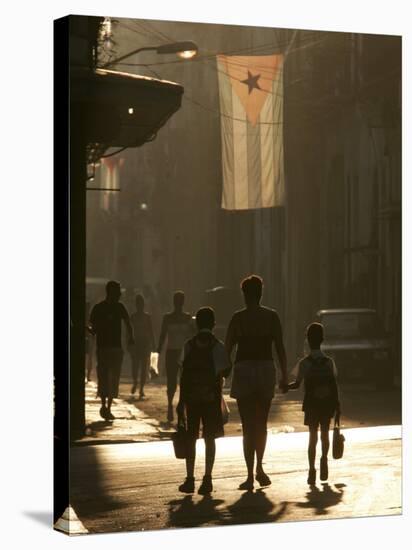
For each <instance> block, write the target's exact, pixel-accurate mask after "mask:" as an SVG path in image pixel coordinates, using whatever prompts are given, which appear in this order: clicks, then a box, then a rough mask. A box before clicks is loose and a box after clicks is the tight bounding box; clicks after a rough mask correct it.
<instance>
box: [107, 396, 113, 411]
mask: <svg viewBox="0 0 412 550" xmlns="http://www.w3.org/2000/svg"><path fill="white" fill-rule="evenodd" d="M112 402H113V397H108V398H107V410H108V411H109V412H110V409H111V408H112Z"/></svg>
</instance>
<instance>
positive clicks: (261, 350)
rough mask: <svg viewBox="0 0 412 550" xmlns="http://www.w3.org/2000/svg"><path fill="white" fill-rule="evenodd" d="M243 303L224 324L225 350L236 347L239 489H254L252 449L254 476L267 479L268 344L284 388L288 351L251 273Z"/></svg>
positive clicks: (272, 377) (271, 376)
mask: <svg viewBox="0 0 412 550" xmlns="http://www.w3.org/2000/svg"><path fill="white" fill-rule="evenodd" d="M241 288H242V291H243V297H244V300H245V304H246V308H245V309H242V310H240V311H237V312H236V313H235V314H234V315H233V317H232V319H231V321H230V323H229V326H228V329H227V334H226V349H227V351H228V354H229V356H230V355H231V353H232V350H233V348H234V347H235V346H236V347H237V350H236V358H235V365H234V369H233V380H232V387H231V393H230V395H231V396H232V397H235V398H236V400H237V405H238V408H239V413H240V418H241V420H242V429H243V453H244V457H245V462H246V466H247V479H246V481H244V482H243V483H241V484H240V486H239V488H240V489H245V490H252V489H253V483H254V482H253V470H254V460H255V454H256V480H257V481H258V482H259V484H260V485H261V486H265V485H269V484H270V483H271V481H270V478H269V476H268V475H267V474H266V473H265V472H264V470H263V464H262V461H263V455H264V452H265V447H266V439H267V419H268V415H269V410H270V405H271V402H272V399H273V396H274V393H275V385H276V369H275V365H274V362H273V354H272V344H273V343H274V344H275V348H276V351H277V355H278V358H279V363H280V369H281V372H282V380H281V382H280V387H281V388H282V389H283V391H287V370H286V353H285V348H284V345H283V338H282V328H281V324H280V320H279V317H278V314H277V313H276V311H275V310H273V309H269V308H267V307H263V306H261V305H260V300H261V297H262V290H263V281H262V279H261V278H260V277H258V276H256V275H251V276H250V277H247V278H246V279H244V280H243V281H242V283H241Z"/></svg>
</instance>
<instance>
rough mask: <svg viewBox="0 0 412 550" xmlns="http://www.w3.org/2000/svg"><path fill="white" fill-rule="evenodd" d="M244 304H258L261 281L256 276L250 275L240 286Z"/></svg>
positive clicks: (260, 295) (261, 287)
mask: <svg viewBox="0 0 412 550" xmlns="http://www.w3.org/2000/svg"><path fill="white" fill-rule="evenodd" d="M240 288H241V289H242V291H243V295H244V297H245V300H246V302H258V303H259V302H260V299H261V297H262V290H263V279H262V278H261V277H259V276H258V275H250V276H249V277H246V278H245V279H243V281H242V282H241V284H240Z"/></svg>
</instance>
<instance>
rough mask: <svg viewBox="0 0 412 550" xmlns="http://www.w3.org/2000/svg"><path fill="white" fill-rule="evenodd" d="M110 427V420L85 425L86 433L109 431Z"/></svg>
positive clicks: (111, 422) (111, 424)
mask: <svg viewBox="0 0 412 550" xmlns="http://www.w3.org/2000/svg"><path fill="white" fill-rule="evenodd" d="M112 426H113V421H112V420H96V422H90V424H87V426H86V433H88V432H91V433H96V432H104V431H107V430H110V429H111V428H112Z"/></svg>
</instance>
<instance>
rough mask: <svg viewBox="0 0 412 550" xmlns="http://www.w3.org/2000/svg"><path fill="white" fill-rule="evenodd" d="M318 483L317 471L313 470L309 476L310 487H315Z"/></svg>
mask: <svg viewBox="0 0 412 550" xmlns="http://www.w3.org/2000/svg"><path fill="white" fill-rule="evenodd" d="M315 483H316V470H315V468H311V469H310V470H309V475H308V485H315Z"/></svg>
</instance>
